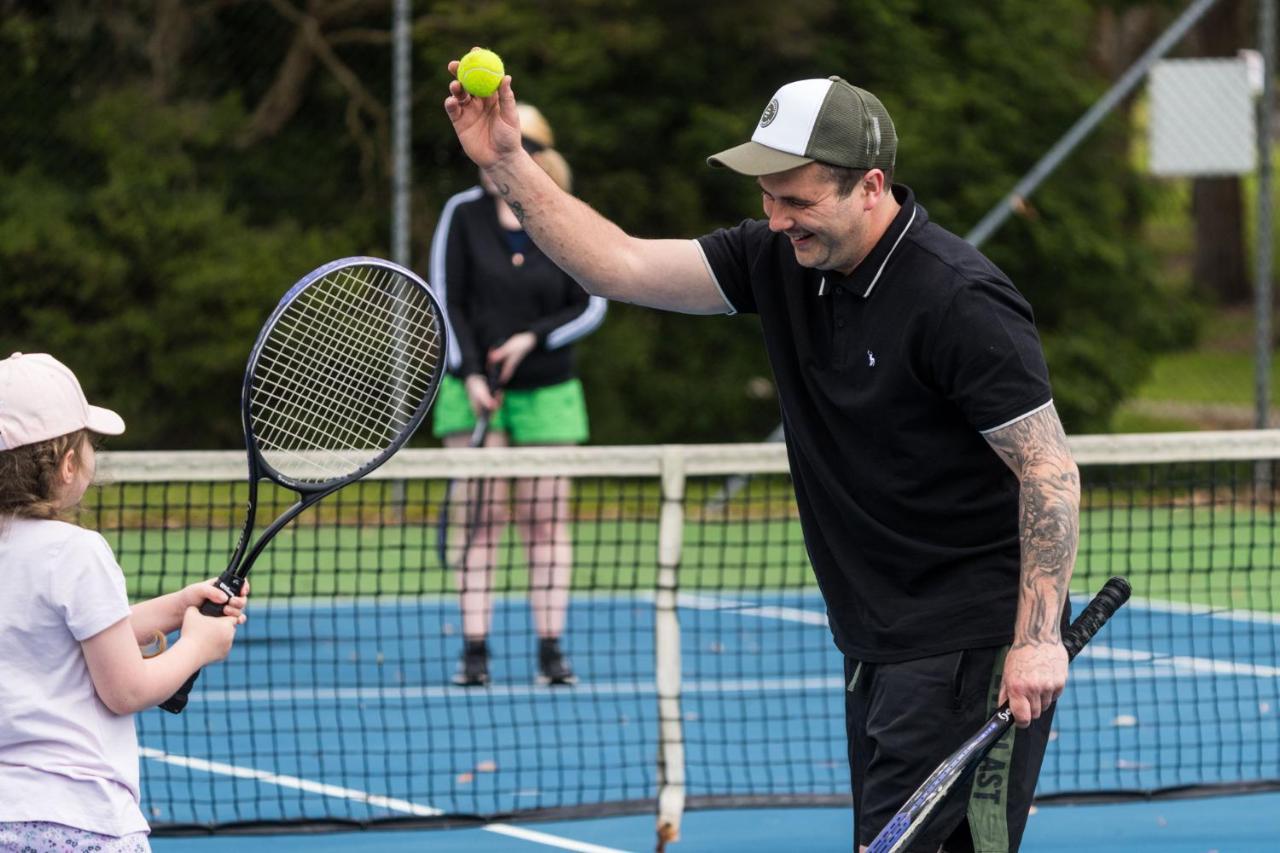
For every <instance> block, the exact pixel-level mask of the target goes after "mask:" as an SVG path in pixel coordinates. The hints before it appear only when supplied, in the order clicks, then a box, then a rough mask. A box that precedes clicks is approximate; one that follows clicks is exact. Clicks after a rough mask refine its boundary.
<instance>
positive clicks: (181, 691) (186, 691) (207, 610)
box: [160, 574, 244, 714]
mask: <svg viewBox="0 0 1280 853" xmlns="http://www.w3.org/2000/svg"><path fill="white" fill-rule="evenodd" d="M217 587H218V589H220V590H222V591H223V592H225V593H226V594H227V601H230V600H231V599H232V598H235V597H236V596H237V595H239V594H240V590H241V588H242V587H244V578H239V577H235V576H232V577H227V575H226V574H223V575H222V576H221V577H219V578H218V581H217ZM226 606H227V604H226V602H225V601H224V602H223V603H222V604H218V603H217V602H216V601H210V600H208V599H207V598H206V599H205V600H204V603H202V604H201V605H200V612H201V613H203V614H204V615H205V616H221V615H222V609H223V608H224V607H226ZM199 677H200V670H198V669H197V670H196V671H195V672H193V673H191V677H190V678H188V679H187V680H186V681H185V682H183V684H182V686H181V687H179V688H178V692H176V693H174V694H173V695H172V696H170V697H169V698H168V699H166V700H164V701H163V702H161V703H160V708H161V710H164V711H168V712H169V713H170V714H181V713H182V710H183V709H184V708H186V707H187V699H188V698H189V697H190V695H191V688H192V687H194V686H195V683H196V679H197V678H199Z"/></svg>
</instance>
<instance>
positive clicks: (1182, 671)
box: [1080, 645, 1280, 678]
mask: <svg viewBox="0 0 1280 853" xmlns="http://www.w3.org/2000/svg"><path fill="white" fill-rule="evenodd" d="M1080 654H1081V655H1082V656H1083V657H1089V658H1098V659H1100V660H1122V661H1134V662H1138V663H1146V664H1149V665H1150V666H1151V667H1153V668H1154V669H1156V670H1160V669H1164V670H1165V671H1166V672H1167V673H1168V674H1169V675H1206V674H1208V675H1247V676H1253V677H1256V678H1276V677H1277V676H1280V666H1264V665H1263V664H1254V663H1236V662H1235V661H1227V660H1217V659H1215V658H1197V657H1191V656H1189V655H1158V654H1156V653H1154V652H1145V651H1139V650H1136V649H1117V648H1114V647H1112V646H1106V645H1088V646H1085V647H1084V650H1083V651H1082V652H1081V653H1080Z"/></svg>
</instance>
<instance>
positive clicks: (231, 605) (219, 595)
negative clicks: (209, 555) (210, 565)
mask: <svg viewBox="0 0 1280 853" xmlns="http://www.w3.org/2000/svg"><path fill="white" fill-rule="evenodd" d="M217 580H218V579H217V578H210V579H209V580H207V581H201V582H200V583H193V584H191V585H190V586H188V587H185V588H184V589H183V590H182V602H183V607H196V608H198V607H199V606H200V605H201V604H204V603H205V602H206V601H212V602H213V603H214V604H223V605H225V606H224V607H223V608H222V613H223V615H224V616H238V617H239V618H240V621H241V622H244V608H245V605H246V604H247V603H248V600H249V581H248V580H246V581H245V582H244V588H243V589H241V590H240V594H239V595H237V596H236V597H235V598H233V599H231V600H230V601H227V594H226V593H225V592H223V591H222V590H220V589H218V587H217V585H216V584H217Z"/></svg>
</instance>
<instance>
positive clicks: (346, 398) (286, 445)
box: [160, 257, 446, 714]
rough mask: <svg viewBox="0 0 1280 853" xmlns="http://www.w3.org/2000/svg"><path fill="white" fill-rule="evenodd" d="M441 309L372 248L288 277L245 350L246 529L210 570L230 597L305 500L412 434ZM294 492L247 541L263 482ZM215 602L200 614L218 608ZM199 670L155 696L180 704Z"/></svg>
mask: <svg viewBox="0 0 1280 853" xmlns="http://www.w3.org/2000/svg"><path fill="white" fill-rule="evenodd" d="M445 335H446V332H445V323H444V313H443V312H442V311H441V309H440V306H439V304H438V303H437V302H436V299H435V297H434V296H433V295H432V294H431V290H430V289H429V288H428V287H427V285H426V283H425V282H424V281H423V280H422V279H420V278H418V276H416V275H414V274H413V273H412V272H410V271H409V270H407V269H404V268H403V267H400V266H397V265H396V264H393V263H391V262H389V261H383V260H379V259H377V258H359V257H357V258H343V259H341V260H337V261H333V262H331V263H328V264H325V265H324V266H322V267H320V268H319V269H317V270H314V271H313V272H311V273H309V274H307V275H306V276H305V277H304V278H303V279H301V280H300V281H299V282H298V283H297V284H295V285H294V286H293V287H291V288H290V289H289V291H288V293H286V294H285V295H284V297H283V298H282V299H281V300H280V304H279V305H277V306H276V308H275V311H273V312H272V314H271V317H270V318H269V319H268V320H267V323H266V325H265V326H263V327H262V331H261V332H260V333H259V334H258V340H257V342H256V343H255V344H254V345H253V350H252V352H250V354H249V365H248V367H247V368H246V370H245V375H244V387H243V390H242V392H241V407H242V418H243V422H244V437H245V447H246V449H247V450H248V456H249V503H248V507H247V511H246V514H245V516H246V517H245V522H244V529H243V530H242V531H241V533H240V539H239V541H238V542H237V543H236V548H235V553H234V554H233V555H232V557H231V562H230V563H229V564H228V566H227V569H226V571H224V572H223V573H222V575H221V576H220V577H219V578H218V580H217V585H218V587H219V588H220V589H221V590H222V591H223V592H225V593H226V594H227V595H228V597H230V596H235V595H239V593H240V589H241V587H243V586H244V580H245V576H246V575H247V574H248V573H249V569H250V568H252V566H253V563H254V561H255V560H257V558H258V556H259V555H260V554H261V553H262V551H263V549H264V548H265V547H266V546H267V543H268V542H270V541H271V539H272V537H274V536H275V535H276V534H277V533H279V532H280V530H281V529H282V528H283V527H284V526H285V525H286V524H288V523H289V522H290V521H292V520H293V519H294V518H295V517H296V516H297V515H298V514H299V513H301V512H302V511H303V510H305V509H306V508H307V507H309V506H311V505H312V504H314V503H316V502H317V501H319V500H320V499H321V498H323V497H324V496H325V495H328V494H332V493H333V492H335V491H337V490H338V489H340V488H342V487H343V486H345V485H347V484H348V483H352V482H354V481H356V480H358V479H360V478H361V477H363V476H364V475H365V474H368V473H369V472H370V471H372V470H373V469H374V468H377V467H378V466H379V465H381V464H382V463H383V462H385V461H387V459H388V458H390V457H391V455H392V454H393V453H395V452H396V451H397V450H398V449H400V447H401V446H402V445H403V444H404V443H405V442H406V441H408V440H409V437H410V436H411V435H413V432H414V430H416V429H417V428H418V425H419V424H421V423H422V420H423V418H424V417H426V414H427V410H428V409H429V408H430V407H431V403H432V401H434V400H435V396H436V390H437V389H438V387H439V384H440V374H441V371H442V364H443V353H444V351H445V342H446V338H445ZM262 479H267V480H270V481H272V482H273V483H277V484H279V485H281V486H284V487H286V488H288V489H292V490H293V491H295V492H297V493H298V501H297V503H295V504H293V506H291V507H289V508H288V509H287V510H285V511H284V512H283V513H281V514H280V516H279V517H278V518H277V519H276V520H275V521H273V522H272V523H271V525H270V526H269V527H267V528H266V529H265V530H264V531H263V532H262V535H260V536H259V537H258V539H257V540H256V541H255V542H254V543H253V546H252V547H249V537H250V536H251V535H252V534H253V529H254V518H255V516H256V514H257V507H258V481H259V480H262ZM222 609H223V605H222V604H215V603H213V602H209V601H206V602H205V603H204V605H203V606H201V608H200V612H201V613H204V614H206V615H209V616H221V615H222ZM199 674H200V673H199V672H198V671H197V672H196V673H194V674H193V675H192V676H191V678H190V679H188V681H187V683H186V684H184V685H182V688H181V689H179V690H178V692H177V693H175V694H174V695H173V696H171V697H170V698H169V699H167V700H165V702H164V703H163V704H161V706H160V707H161V708H164V709H165V710H166V711H169V712H170V713H173V714H177V713H180V712H181V711H182V709H183V708H185V707H186V704H187V694H188V693H190V691H191V686H192V685H193V684H194V683H195V680H196V677H197V676H198V675H199Z"/></svg>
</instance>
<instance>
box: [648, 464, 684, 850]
mask: <svg viewBox="0 0 1280 853" xmlns="http://www.w3.org/2000/svg"><path fill="white" fill-rule="evenodd" d="M661 466H662V509H661V515H660V517H659V521H658V576H657V582H656V589H655V590H654V620H653V623H654V626H653V629H654V656H655V657H654V670H655V673H654V674H655V678H656V681H657V688H658V849H659V850H661V849H662V848H663V847H664V846H665V845H666V843H667V842H669V841H676V840H678V839H679V837H680V820H681V818H682V817H683V815H684V803H685V764H684V726H683V722H682V717H681V710H680V617H679V614H678V612H677V610H676V594H677V592H678V589H679V577H678V570H679V566H680V553H681V547H682V545H683V538H684V492H685V470H684V469H685V465H684V453H683V448H681V447H680V446H678V445H667V446H664V447H663V448H662V462H661Z"/></svg>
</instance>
